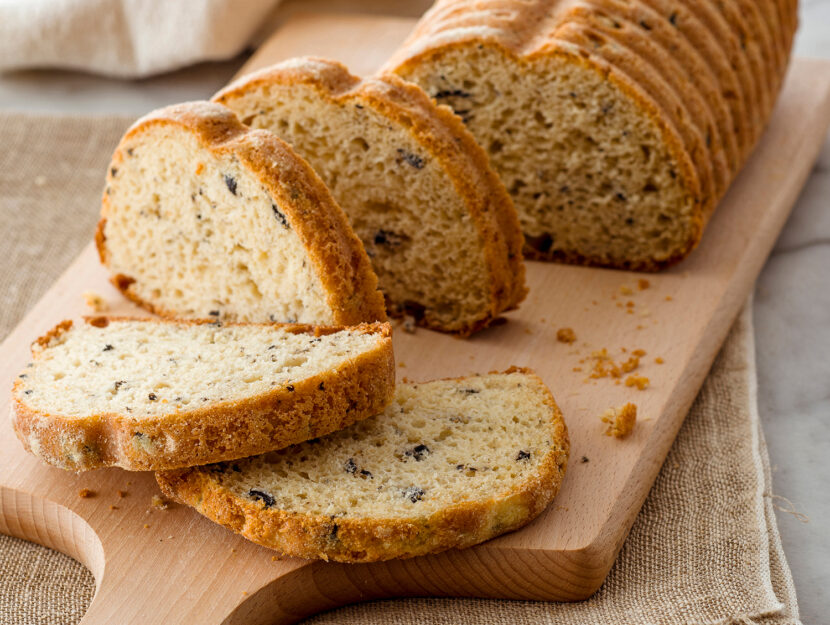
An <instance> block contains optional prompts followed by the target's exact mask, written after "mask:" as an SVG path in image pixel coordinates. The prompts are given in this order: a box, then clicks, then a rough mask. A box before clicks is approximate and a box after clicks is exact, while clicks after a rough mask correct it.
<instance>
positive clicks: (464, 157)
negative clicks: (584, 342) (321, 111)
mask: <svg viewBox="0 0 830 625" xmlns="http://www.w3.org/2000/svg"><path fill="white" fill-rule="evenodd" d="M274 84H276V85H285V86H290V85H294V84H303V85H309V86H311V87H313V88H314V89H315V90H316V91H317V93H318V94H319V95H320V97H322V98H325V99H326V100H328V101H329V102H334V103H337V104H343V103H346V102H354V103H364V104H366V105H368V106H370V107H371V108H372V109H374V110H375V111H378V112H379V113H381V114H382V115H384V116H385V117H387V118H389V119H390V120H392V121H394V122H395V123H396V124H398V125H399V126H402V127H405V128H406V129H407V130H408V132H409V133H410V134H411V135H412V137H413V138H414V139H415V140H416V141H417V142H418V143H419V144H420V145H421V146H422V147H423V148H424V150H425V151H426V152H427V153H429V154H430V155H431V156H432V157H433V158H434V159H435V160H436V161H437V162H439V163H440V164H441V166H442V168H443V169H444V171H446V172H447V173H448V174H449V176H450V178H451V180H452V182H453V185H454V187H455V190H456V192H457V193H458V194H459V195H460V196H461V197H462V198H463V200H464V205H465V207H466V208H467V210H468V211H469V214H470V217H471V221H472V223H473V224H474V226H475V228H476V230H477V231H478V237H479V240H480V242H481V245H482V247H483V249H484V255H485V259H486V264H487V268H488V271H489V273H490V292H491V301H490V307H489V311H487V314H486V315H485V316H484V317H483V318H481V319H479V320H477V321H476V322H475V323H474V324H472V325H469V326H466V327H462V328H459V329H456V328H453V329H452V331H453V332H457V333H458V334H461V335H463V336H468V335H470V334H472V333H473V332H475V331H477V330H480V329H482V328H484V327H486V326H488V325H489V324H490V323H491V322H492V321H493V320H494V319H495V318H497V317H498V315H499V314H500V313H502V312H505V311H507V310H512V309H514V308H516V307H517V306H518V304H519V303H520V302H521V301H522V300H523V299H524V298H525V296H526V295H527V287H526V286H525V267H524V263H523V262H522V252H521V250H522V245H523V240H524V237H523V235H522V232H521V226H520V225H519V219H518V215H517V213H516V209H515V207H514V206H513V201H512V199H511V198H510V195H509V194H508V193H507V189H505V187H504V184H503V183H502V181H501V179H500V178H499V176H498V174H496V172H495V171H494V170H493V169H492V168H491V167H490V163H489V159H488V157H487V154H486V153H485V151H484V150H483V148H481V146H479V145H478V143H476V141H475V139H474V138H473V136H472V135H471V134H470V132H469V131H468V130H467V129H466V127H465V126H464V124H463V122H462V121H461V120H460V119H459V118H458V116H456V115H455V114H453V112H452V111H451V109H449V108H448V107H446V106H438V105H436V103H435V102H434V101H433V100H431V99H430V98H429V96H428V95H427V94H426V93H425V92H424V91H423V89H421V88H420V87H419V86H418V85H416V84H413V83H410V82H407V81H405V80H403V79H402V78H400V77H399V76H397V75H395V74H390V73H385V74H384V73H381V74H378V75H376V76H373V77H371V78H366V79H363V80H361V79H360V78H358V77H357V76H354V75H352V74H351V73H349V71H348V69H347V68H346V67H345V66H344V65H342V64H341V63H338V62H336V61H330V60H326V59H319V58H313V57H307V58H298V59H292V60H291V61H289V62H285V63H281V64H279V65H276V66H273V67H268V68H265V69H262V70H259V71H257V72H254V73H252V74H249V75H247V76H243V77H242V78H240V79H239V80H237V81H236V82H234V83H232V84H230V85H229V86H228V87H226V88H224V89H222V90H221V91H220V92H219V93H217V94H216V95H215V96H214V98H213V100H214V101H216V102H219V103H221V104H228V103H229V102H232V101H233V100H234V99H236V98H239V97H242V96H244V95H245V94H246V93H247V92H249V91H251V90H253V89H256V88H258V87H262V86H264V87H267V86H268V85H274ZM389 314H390V315H395V316H402V315H403V314H404V310H403V309H401V310H392V309H390V310H389ZM434 329H438V330H446V328H441V327H435V328H434Z"/></svg>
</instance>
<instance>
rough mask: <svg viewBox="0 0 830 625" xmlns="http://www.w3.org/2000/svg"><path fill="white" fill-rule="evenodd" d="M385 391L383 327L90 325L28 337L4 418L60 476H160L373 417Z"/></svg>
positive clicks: (388, 367) (387, 361) (390, 379)
mask: <svg viewBox="0 0 830 625" xmlns="http://www.w3.org/2000/svg"><path fill="white" fill-rule="evenodd" d="M394 385H395V370H394V359H393V356H392V339H391V338H390V329H389V325H388V324H364V325H361V326H357V327H351V328H342V327H329V328H324V327H310V326H303V325H276V324H232V323H224V322H215V323H209V322H202V321H160V320H140V319H126V318H110V317H92V318H88V319H86V320H85V321H84V322H82V323H80V324H77V325H74V324H73V323H72V322H71V321H65V322H63V323H62V324H60V325H58V326H57V327H56V328H55V329H53V330H52V331H51V332H49V333H48V334H46V335H45V336H43V337H41V338H40V339H38V340H37V341H35V343H34V344H33V346H32V362H31V363H29V365H28V366H27V367H26V368H25V369H24V370H23V372H22V373H21V374H20V375H19V376H18V379H17V380H16V381H15V384H14V389H13V391H12V422H13V425H14V429H15V432H16V433H17V436H18V438H20V440H21V441H22V442H23V445H24V446H25V447H26V449H27V450H28V451H30V452H31V453H33V454H34V455H36V456H38V457H39V458H40V459H42V460H43V461H45V462H47V463H49V464H52V465H54V466H57V467H60V468H62V469H70V470H74V471H83V470H87V469H95V468H98V467H104V466H119V467H122V468H125V469H130V470H141V471H144V470H150V469H170V468H176V467H184V466H190V465H195V464H205V463H209V462H217V461H219V460H229V459H234V458H240V457H243V456H250V455H253V454H257V453H262V452H264V451H270V450H272V449H278V448H280V447H285V446H286V445H290V444H292V443H296V442H299V441H304V440H306V439H308V438H313V437H315V436H321V435H323V434H328V433H329V432H331V431H333V430H338V429H340V428H343V427H346V426H348V425H350V424H352V423H354V422H355V421H358V420H360V419H363V418H366V417H369V416H371V415H374V414H376V413H377V412H379V411H380V410H382V409H383V407H384V406H385V405H386V404H387V403H388V402H389V401H390V400H391V398H392V394H393V391H394Z"/></svg>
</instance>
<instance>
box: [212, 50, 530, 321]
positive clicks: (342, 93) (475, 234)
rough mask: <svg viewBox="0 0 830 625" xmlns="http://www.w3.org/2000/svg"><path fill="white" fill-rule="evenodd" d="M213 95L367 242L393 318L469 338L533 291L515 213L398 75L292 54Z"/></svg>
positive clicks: (445, 122)
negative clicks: (266, 138) (259, 133)
mask: <svg viewBox="0 0 830 625" xmlns="http://www.w3.org/2000/svg"><path fill="white" fill-rule="evenodd" d="M215 100H216V101H218V102H221V103H222V104H224V105H226V106H228V107H230V108H231V109H233V110H234V111H236V113H237V114H238V115H239V117H240V119H242V121H244V122H245V123H246V124H249V125H251V126H253V127H254V128H265V129H268V130H270V131H272V132H274V133H276V134H277V135H279V136H280V137H281V138H283V139H285V140H286V141H288V142H289V143H290V144H291V145H292V146H293V147H294V149H295V150H297V151H298V152H299V153H300V154H301V155H302V156H303V157H304V158H306V159H308V162H309V163H311V165H312V166H313V167H314V168H315V170H316V171H317V173H319V174H320V176H321V177H322V178H323V180H324V181H325V182H326V184H327V185H328V186H329V188H330V189H331V191H332V193H333V194H334V197H335V198H336V200H337V202H338V203H339V204H340V205H341V206H342V207H343V210H344V211H345V212H346V214H347V215H348V217H349V219H350V220H351V223H352V226H353V227H354V229H355V232H356V233H357V235H358V236H359V237H360V238H361V240H362V241H363V244H364V245H365V246H366V250H367V251H368V253H369V257H370V258H371V261H372V265H373V267H374V269H375V271H376V273H377V275H378V278H379V280H380V288H381V290H382V291H383V293H384V295H385V296H386V300H387V308H388V310H389V312H390V314H392V315H395V316H400V315H404V314H409V315H412V316H414V317H415V320H416V322H418V323H419V324H420V325H425V326H427V327H430V328H433V329H437V330H443V331H449V332H456V333H459V334H470V333H471V332H473V331H475V330H477V329H480V328H483V327H485V326H486V325H488V324H489V323H490V322H491V321H492V320H493V319H495V318H497V317H498V316H499V315H500V314H501V313H502V312H504V311H505V310H509V309H511V308H514V307H516V305H517V304H518V303H519V302H520V301H521V300H522V298H523V297H524V295H525V291H526V289H525V282H524V266H523V264H522V258H521V246H522V234H521V229H520V227H519V222H518V217H517V215H516V211H515V208H514V207H513V204H512V202H511V200H510V197H509V196H508V194H507V191H506V190H505V188H504V185H503V184H502V183H501V181H500V180H499V178H498V176H497V175H496V174H495V173H494V172H493V171H492V170H491V168H490V167H489V165H488V162H487V156H486V154H485V153H484V151H483V150H482V148H481V147H479V146H478V145H477V144H476V142H475V140H474V139H473V137H472V136H471V135H470V133H469V132H468V131H467V130H466V129H465V128H464V125H463V124H462V123H461V122H460V121H459V120H458V119H457V118H456V117H455V116H454V115H452V113H451V112H450V111H448V110H446V109H444V108H439V107H437V106H435V104H434V103H433V102H431V101H430V99H429V98H428V97H427V96H426V94H424V92H423V91H422V90H421V89H420V88H419V87H417V86H416V85H412V84H408V83H405V82H404V81H403V80H401V79H400V78H398V77H397V76H394V75H387V76H383V75H381V76H376V77H374V78H369V79H365V80H360V79H358V78H357V77H355V76H352V75H351V74H349V72H348V70H346V68H345V67H343V66H342V65H341V64H339V63H335V62H331V61H324V60H320V59H310V58H304V59H292V60H289V61H286V62H284V63H280V64H279V65H276V66H274V67H270V68H267V69H264V70H262V71H259V72H256V73H254V74H252V75H250V76H245V77H243V78H242V79H240V80H239V81H238V82H236V83H234V84H232V85H230V86H229V87H227V88H226V89H224V90H223V91H221V92H220V93H219V94H217V95H216V97H215Z"/></svg>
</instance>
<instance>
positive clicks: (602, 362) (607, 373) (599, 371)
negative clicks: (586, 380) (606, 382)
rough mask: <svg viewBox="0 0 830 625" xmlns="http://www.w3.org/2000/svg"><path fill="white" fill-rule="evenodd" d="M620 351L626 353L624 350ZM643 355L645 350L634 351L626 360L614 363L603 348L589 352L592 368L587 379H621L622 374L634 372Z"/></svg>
mask: <svg viewBox="0 0 830 625" xmlns="http://www.w3.org/2000/svg"><path fill="white" fill-rule="evenodd" d="M622 351H623V352H626V350H625V349H623V350H622ZM645 355H646V352H645V350H642V349H635V350H633V351H632V352H631V355H630V356H629V357H628V359H627V360H621V361H620V362H615V361H614V359H613V358H611V355H610V354H609V353H608V349H607V348H605V347H603V348H602V349H600V350H596V351H594V352H591V356H590V358H589V361H590V362H591V364H592V366H591V374H590V376H589V377H590V378H592V379H594V380H598V379H600V378H615V379H617V378H621V377H622V376H623V374H625V373H631V372H632V371H635V370H636V369H637V368H638V367H639V366H640V358H642V357H643V356H645ZM584 360H585V359H583V360H580V363H582V362H584Z"/></svg>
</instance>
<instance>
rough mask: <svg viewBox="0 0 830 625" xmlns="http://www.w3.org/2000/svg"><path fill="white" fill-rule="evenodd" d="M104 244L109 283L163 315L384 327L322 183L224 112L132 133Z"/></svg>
mask: <svg viewBox="0 0 830 625" xmlns="http://www.w3.org/2000/svg"><path fill="white" fill-rule="evenodd" d="M96 242H97V245H98V251H99V254H100V257H101V261H102V262H103V263H104V264H105V265H106V266H107V267H108V268H109V270H110V272H111V273H112V276H113V277H112V281H113V283H114V284H115V285H116V286H117V287H118V288H119V289H120V290H121V291H122V292H123V293H124V294H125V295H126V296H127V297H129V298H130V299H132V300H133V301H135V302H137V303H139V304H141V305H143V306H144V307H146V308H148V309H149V310H151V311H153V312H155V313H157V314H160V315H162V316H168V317H176V318H199V319H206V318H217V317H218V318H220V319H222V320H228V321H243V322H267V321H272V322H297V323H313V324H324V325H340V324H342V325H353V324H357V323H361V322H372V321H383V320H385V319H386V313H385V305H384V301H383V296H382V295H381V293H380V292H379V291H378V288H377V277H376V276H375V274H374V272H373V270H372V268H371V264H370V263H369V258H368V256H367V255H366V251H365V250H364V248H363V246H362V244H361V243H360V240H359V239H358V238H357V237H356V236H355V234H354V232H353V231H352V229H351V226H350V225H349V223H348V220H347V218H346V216H345V215H344V214H343V211H342V210H341V209H340V207H339V206H338V205H337V203H336V202H335V201H334V199H333V198H332V196H331V193H330V192H329V190H328V189H327V188H326V186H325V184H324V183H323V182H322V181H321V180H320V178H319V176H317V174H316V173H314V171H313V170H312V168H311V167H310V166H309V165H308V163H306V162H305V161H304V160H303V159H302V158H301V157H300V156H298V155H297V154H296V153H295V152H294V151H293V150H292V149H291V148H290V147H289V146H288V145H287V144H286V143H284V142H283V141H281V140H280V139H279V138H277V137H276V136H274V135H272V134H271V133H269V132H266V131H263V130H250V129H249V128H247V127H246V126H244V125H243V124H242V123H241V122H240V121H239V120H238V119H237V118H236V116H235V115H234V114H233V112H232V111H231V110H229V109H227V108H225V107H223V106H221V105H219V104H214V103H209V102H190V103H185V104H178V105H175V106H170V107H167V108H164V109H160V110H158V111H155V112H153V113H150V114H149V115H147V116H146V117H144V118H142V119H140V120H139V121H137V122H136V123H135V124H134V125H133V126H132V128H130V129H129V130H128V131H127V133H126V134H125V136H124V138H123V139H122V140H121V143H120V144H119V146H118V148H117V149H116V150H115V153H114V155H113V157H112V162H111V164H110V167H109V169H108V172H107V186H106V189H105V191H104V196H103V206H102V213H101V221H100V223H99V226H98V232H97V235H96Z"/></svg>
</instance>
